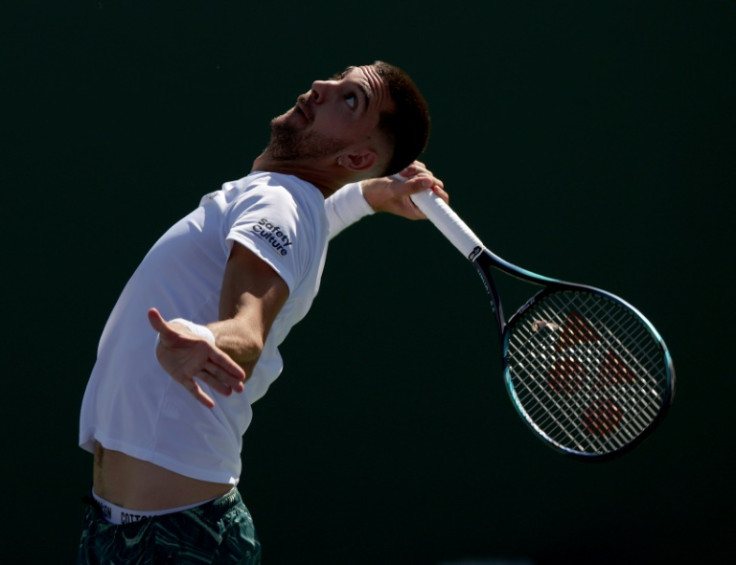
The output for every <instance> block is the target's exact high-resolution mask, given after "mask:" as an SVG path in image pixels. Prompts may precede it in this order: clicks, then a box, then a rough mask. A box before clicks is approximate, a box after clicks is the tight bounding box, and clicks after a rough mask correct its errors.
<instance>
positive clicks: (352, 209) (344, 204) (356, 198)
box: [325, 182, 375, 239]
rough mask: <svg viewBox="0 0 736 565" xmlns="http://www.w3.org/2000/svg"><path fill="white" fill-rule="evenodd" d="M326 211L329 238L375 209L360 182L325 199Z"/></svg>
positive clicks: (372, 212) (349, 185)
mask: <svg viewBox="0 0 736 565" xmlns="http://www.w3.org/2000/svg"><path fill="white" fill-rule="evenodd" d="M325 213H326V214H327V222H328V225H329V238H330V239H332V238H333V237H335V236H336V235H337V234H339V233H340V232H341V231H342V230H344V229H345V228H346V227H348V226H349V225H351V224H354V223H355V222H357V221H358V220H360V219H361V218H363V217H365V216H369V215H371V214H374V213H375V211H374V210H373V208H371V206H370V204H368V202H367V201H366V199H365V197H364V196H363V188H362V186H361V184H360V183H359V182H356V183H351V184H347V185H345V186H344V187H342V188H341V189H339V190H338V191H337V192H335V193H334V194H332V195H331V196H330V197H329V198H326V199H325Z"/></svg>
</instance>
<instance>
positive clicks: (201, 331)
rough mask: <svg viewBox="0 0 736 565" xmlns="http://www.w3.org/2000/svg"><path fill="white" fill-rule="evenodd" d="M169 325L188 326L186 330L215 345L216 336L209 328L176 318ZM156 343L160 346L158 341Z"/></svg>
mask: <svg viewBox="0 0 736 565" xmlns="http://www.w3.org/2000/svg"><path fill="white" fill-rule="evenodd" d="M169 323H170V324H180V325H182V326H186V328H187V329H188V330H189V331H190V332H192V333H193V334H194V335H196V336H199V337H202V338H204V339H206V340H207V341H209V342H210V343H212V344H214V343H215V334H213V333H212V330H210V329H209V328H208V327H207V326H202V325H200V324H195V323H194V322H190V321H189V320H185V319H184V318H174V319H173V320H169ZM156 343H157V344H158V340H157V341H156Z"/></svg>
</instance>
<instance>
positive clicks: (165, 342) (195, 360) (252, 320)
mask: <svg viewBox="0 0 736 565" xmlns="http://www.w3.org/2000/svg"><path fill="white" fill-rule="evenodd" d="M288 295H289V289H288V287H287V285H286V283H285V282H284V281H283V279H282V278H281V277H279V275H277V274H276V272H275V271H274V270H273V269H272V268H271V267H270V266H269V265H268V264H266V263H265V262H264V261H262V260H261V259H260V258H259V257H257V256H256V255H255V254H254V253H253V252H251V251H250V250H249V249H247V248H246V247H245V246H243V245H240V244H237V243H236V244H234V245H233V249H232V251H231V253H230V258H229V259H228V263H227V267H226V269H225V275H224V277H223V284H222V292H221V295H220V313H219V314H220V315H219V317H220V321H218V322H214V323H211V324H208V325H207V326H206V327H205V326H200V327H199V328H195V330H197V329H199V330H200V332H199V333H200V334H201V335H197V333H194V332H192V331H191V329H190V327H189V324H182V323H177V322H176V321H169V322H167V321H165V320H164V319H163V318H162V317H161V314H160V313H159V312H158V311H157V310H156V309H155V308H152V309H151V310H149V312H148V319H149V322H150V323H151V326H152V327H153V329H155V330H156V331H157V332H159V343H158V345H157V347H156V356H157V358H158V361H159V363H160V364H161V366H162V367H163V368H164V369H165V370H166V372H167V373H168V374H169V375H170V376H171V377H172V378H173V379H174V380H176V381H177V382H179V383H180V384H181V385H183V386H184V387H185V388H186V389H187V390H188V391H189V392H190V393H191V394H192V395H193V396H194V397H195V398H196V399H197V400H198V401H199V402H201V403H202V404H203V405H205V406H207V407H208V408H212V407H213V406H214V405H215V402H214V400H213V399H212V397H210V396H209V395H208V394H207V393H206V392H204V390H203V389H202V387H201V386H200V385H199V383H198V382H197V380H196V379H199V380H200V381H202V382H204V383H206V384H208V385H209V386H210V387H211V388H212V389H213V390H215V391H217V392H218V393H220V394H224V395H230V394H231V393H232V392H233V391H234V392H242V391H243V383H244V382H245V381H246V380H247V379H248V377H250V375H251V373H252V371H253V367H255V364H256V362H257V361H258V358H259V357H260V355H261V351H262V350H263V345H264V343H265V341H266V337H267V336H268V332H269V330H270V329H271V324H272V323H273V321H274V319H275V318H276V315H277V314H278V313H279V311H280V310H281V308H282V307H283V305H284V303H285V302H286V299H287V298H288ZM207 332H210V333H209V334H208V333H207Z"/></svg>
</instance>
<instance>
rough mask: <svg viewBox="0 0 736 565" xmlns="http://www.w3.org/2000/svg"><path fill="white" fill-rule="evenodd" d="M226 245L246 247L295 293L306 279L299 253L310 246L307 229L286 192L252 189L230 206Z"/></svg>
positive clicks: (272, 189) (275, 189)
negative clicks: (236, 244)
mask: <svg viewBox="0 0 736 565" xmlns="http://www.w3.org/2000/svg"><path fill="white" fill-rule="evenodd" d="M226 229H227V235H226V241H227V242H228V244H229V245H232V243H233V242H236V243H239V244H241V245H244V246H245V247H246V248H248V249H249V250H250V251H252V252H253V253H255V254H256V256H258V257H259V258H260V259H261V260H263V261H264V262H266V263H267V264H268V265H269V266H270V267H271V268H272V269H273V270H274V271H276V273H277V274H278V275H279V276H280V277H281V278H282V279H283V280H284V282H285V283H286V284H287V286H288V287H289V291H290V292H293V291H294V289H295V287H296V286H297V284H298V283H299V281H300V280H301V277H302V276H303V270H304V269H303V267H304V266H303V265H302V261H301V257H302V256H303V253H300V252H299V249H300V248H301V247H303V246H309V234H308V226H306V225H305V222H300V221H299V214H298V210H297V204H296V202H295V201H294V199H293V198H292V196H291V194H289V192H288V191H286V190H285V189H281V188H279V187H274V186H270V187H268V188H267V189H253V190H249V191H247V192H246V193H245V194H244V195H243V196H241V197H240V198H238V199H237V200H236V201H235V202H234V203H232V204H231V206H230V210H229V211H228V214H227V224H226Z"/></svg>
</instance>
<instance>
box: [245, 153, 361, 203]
mask: <svg viewBox="0 0 736 565" xmlns="http://www.w3.org/2000/svg"><path fill="white" fill-rule="evenodd" d="M253 171H267V172H271V173H281V174H285V175H293V176H295V177H298V178H300V179H302V180H303V181H306V182H309V183H311V184H313V185H314V186H316V187H317V188H318V189H319V191H320V192H321V193H322V195H323V196H324V197H325V198H327V197H328V196H330V195H331V194H332V193H333V192H335V191H337V190H338V189H339V188H341V187H342V186H344V185H346V184H348V183H350V182H354V179H353V178H352V177H351V175H350V174H349V171H346V170H345V169H343V168H342V167H339V166H337V165H333V164H330V163H324V162H317V161H312V160H310V161H299V160H289V161H280V160H277V159H274V158H273V157H271V155H269V153H268V151H266V152H264V153H262V154H261V155H259V156H258V157H257V158H256V160H255V161H253V167H252V169H251V172H253Z"/></svg>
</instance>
